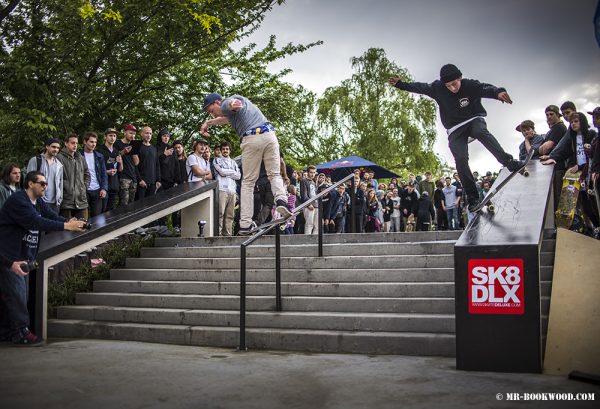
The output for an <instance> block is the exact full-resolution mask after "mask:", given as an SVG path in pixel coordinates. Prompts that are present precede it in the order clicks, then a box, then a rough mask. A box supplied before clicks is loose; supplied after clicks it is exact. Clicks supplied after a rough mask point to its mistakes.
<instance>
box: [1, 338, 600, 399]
mask: <svg viewBox="0 0 600 409" xmlns="http://www.w3.org/2000/svg"><path fill="white" fill-rule="evenodd" d="M0 345H1V346H0V408H2V409H13V408H19V409H23V408H44V409H53V408H57V409H58V408H60V409H70V408H103V409H104V408H106V409H112V408H119V409H121V408H123V409H129V408H144V409H146V408H194V409H201V408H236V409H237V408H257V409H271V408H273V409H275V408H286V409H292V408H311V409H312V408H344V409H348V408H377V409H381V408H464V407H470V408H521V407H523V408H548V407H550V408H552V407H561V408H562V407H564V408H578V407H583V408H586V407H590V408H591V407H596V408H597V407H600V406H599V405H598V401H600V387H599V386H595V385H591V384H586V383H582V382H578V381H569V380H567V379H566V378H565V377H557V376H548V375H530V374H506V373H489V372H463V371H457V370H456V369H455V360H454V359H452V358H425V357H408V356H366V355H343V354H302V353H291V352H275V351H260V352H259V351H251V352H243V353H242V352H236V351H233V350H229V349H217V348H203V347H189V346H177V345H161V344H149V343H140V342H123V341H101V340H62V339H61V340H58V339H57V340H51V341H50V342H49V343H48V344H47V345H46V346H44V347H40V348H23V347H20V348H19V347H13V346H10V345H8V344H0ZM541 392H546V393H572V394H573V395H574V396H575V395H576V394H577V393H586V394H587V393H593V394H594V397H595V401H587V402H581V401H580V402H576V401H575V402H568V401H561V402H550V401H546V400H541V401H519V402H517V401H507V400H506V394H507V393H541ZM498 394H502V399H501V400H500V399H499V398H498V397H497V395H498ZM498 396H499V395H498Z"/></svg>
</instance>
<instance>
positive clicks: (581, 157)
mask: <svg viewBox="0 0 600 409" xmlns="http://www.w3.org/2000/svg"><path fill="white" fill-rule="evenodd" d="M586 161H587V158H586V157H585V151H584V149H583V136H581V135H577V164H578V165H580V166H581V165H585V162H586Z"/></svg>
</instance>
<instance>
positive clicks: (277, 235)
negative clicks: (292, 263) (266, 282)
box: [275, 226, 282, 311]
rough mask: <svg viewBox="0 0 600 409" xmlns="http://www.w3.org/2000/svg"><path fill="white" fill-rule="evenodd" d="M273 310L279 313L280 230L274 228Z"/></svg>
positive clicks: (278, 227) (280, 308)
mask: <svg viewBox="0 0 600 409" xmlns="http://www.w3.org/2000/svg"><path fill="white" fill-rule="evenodd" d="M275 309H276V310H277V311H281V310H282V307H281V229H280V226H277V227H275Z"/></svg>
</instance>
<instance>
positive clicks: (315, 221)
mask: <svg viewBox="0 0 600 409" xmlns="http://www.w3.org/2000/svg"><path fill="white" fill-rule="evenodd" d="M304 220H305V223H304V234H319V230H317V229H318V228H319V225H320V220H319V210H318V209H317V208H316V207H315V208H314V209H312V210H310V209H309V208H308V207H305V208H304Z"/></svg>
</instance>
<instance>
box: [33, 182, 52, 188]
mask: <svg viewBox="0 0 600 409" xmlns="http://www.w3.org/2000/svg"><path fill="white" fill-rule="evenodd" d="M33 183H37V184H38V185H40V186H42V187H46V186H48V182H43V181H42V182H33Z"/></svg>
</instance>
